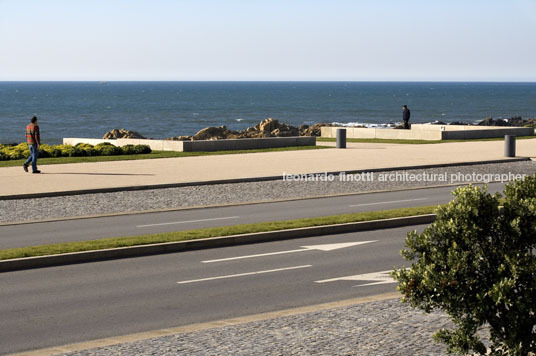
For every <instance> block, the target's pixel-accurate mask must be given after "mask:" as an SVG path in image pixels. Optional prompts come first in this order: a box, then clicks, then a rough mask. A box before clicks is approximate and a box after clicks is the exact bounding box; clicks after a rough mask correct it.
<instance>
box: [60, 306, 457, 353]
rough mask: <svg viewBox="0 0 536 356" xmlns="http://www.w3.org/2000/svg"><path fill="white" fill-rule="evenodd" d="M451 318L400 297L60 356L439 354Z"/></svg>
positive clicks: (441, 351) (443, 350)
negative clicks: (439, 335)
mask: <svg viewBox="0 0 536 356" xmlns="http://www.w3.org/2000/svg"><path fill="white" fill-rule="evenodd" d="M450 326H451V324H450V320H449V318H448V317H447V316H446V315H444V314H442V313H437V312H433V313H431V314H425V313H423V312H421V311H418V310H414V309H411V308H410V307H409V306H407V305H405V304H402V303H401V302H400V301H399V300H398V299H389V300H384V301H376V302H369V303H365V304H358V305H351V306H346V307H340V308H332V309H327V310H322V311H316V312H309V313H305V314H299V315H292V316H285V317H278V318H275V319H268V320H261V321H254V322H249V323H245V324H237V325H229V326H221V327H216V328H212V329H207V330H200V331H193V332H186V333H179V334H174V335H166V336H161V337H154V338H151V339H146V340H140V341H134V342H125V343H120V344H116V345H111V346H104V347H99V348H92V349H87V350H83V351H76V352H72V353H66V354H63V355H64V356H109V355H162V356H164V355H170V356H171V355H248V356H249V355H304V356H305V355H347V356H348V355H360V356H372V355H374V356H380V355H391V356H407V355H414V356H424V355H426V356H432V355H434V356H443V355H446V354H447V352H446V347H445V346H444V345H442V344H437V343H435V342H434V341H433V339H432V334H433V333H434V332H435V331H437V330H438V329H440V328H448V327H450Z"/></svg>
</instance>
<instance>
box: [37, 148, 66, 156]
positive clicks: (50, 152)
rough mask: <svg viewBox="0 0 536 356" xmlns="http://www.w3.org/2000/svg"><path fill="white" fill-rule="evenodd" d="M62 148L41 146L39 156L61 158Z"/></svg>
mask: <svg viewBox="0 0 536 356" xmlns="http://www.w3.org/2000/svg"><path fill="white" fill-rule="evenodd" d="M61 146H62V145H59V146H51V145H41V147H40V150H39V156H40V157H43V158H46V157H61V156H62V153H61Z"/></svg>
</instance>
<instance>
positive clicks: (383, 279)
mask: <svg viewBox="0 0 536 356" xmlns="http://www.w3.org/2000/svg"><path fill="white" fill-rule="evenodd" d="M391 272H392V271H382V272H373V273H365V274H356V275H353V276H346V277H338V278H331V279H324V280H322V281H315V283H328V282H336V281H373V282H371V283H366V284H358V285H356V286H354V287H365V286H375V285H377V284H389V283H396V281H395V280H394V279H393V278H392V277H391V276H390V273H391Z"/></svg>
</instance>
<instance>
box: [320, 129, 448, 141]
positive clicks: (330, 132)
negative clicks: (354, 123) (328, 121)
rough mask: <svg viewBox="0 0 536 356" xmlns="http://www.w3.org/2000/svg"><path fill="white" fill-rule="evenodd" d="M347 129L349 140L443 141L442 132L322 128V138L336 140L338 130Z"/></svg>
mask: <svg viewBox="0 0 536 356" xmlns="http://www.w3.org/2000/svg"><path fill="white" fill-rule="evenodd" d="M339 128H345V129H346V137H347V138H379V139H391V140H394V139H397V140H441V131H436V130H434V131H428V130H394V129H376V128H357V127H354V128H352V127H321V128H320V130H321V137H330V138H335V137H336V136H337V129H339Z"/></svg>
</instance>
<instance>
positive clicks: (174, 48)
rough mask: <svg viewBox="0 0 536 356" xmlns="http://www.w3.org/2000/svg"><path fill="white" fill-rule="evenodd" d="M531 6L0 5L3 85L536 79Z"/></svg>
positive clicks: (244, 0) (280, 2) (117, 0)
mask: <svg viewBox="0 0 536 356" xmlns="http://www.w3.org/2000/svg"><path fill="white" fill-rule="evenodd" d="M535 38H536V0H503V1H498V0H463V1H462V0H406V1H402V0H324V1H317V0H307V1H305V0H174V1H173V0H86V1H83V0H47V1H45V0H0V80H348V81H354V80H355V81H360V80H410V81H420V80H454V81H458V80H461V81H466V80H467V81H536V40H535Z"/></svg>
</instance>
